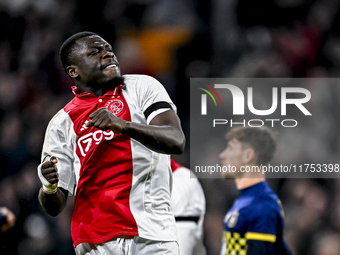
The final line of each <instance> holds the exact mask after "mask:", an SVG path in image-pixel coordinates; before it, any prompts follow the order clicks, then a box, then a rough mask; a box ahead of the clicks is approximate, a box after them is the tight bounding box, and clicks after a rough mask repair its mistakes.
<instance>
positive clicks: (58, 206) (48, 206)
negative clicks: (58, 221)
mask: <svg viewBox="0 0 340 255" xmlns="http://www.w3.org/2000/svg"><path fill="white" fill-rule="evenodd" d="M66 193H67V192H65V191H63V190H62V189H60V188H58V189H57V192H56V193H54V194H46V193H44V192H43V191H42V189H40V191H39V195H38V200H39V203H40V204H41V206H42V207H43V208H44V210H45V211H46V212H47V213H48V214H50V215H51V216H57V215H58V214H59V213H61V212H62V210H63V209H64V208H65V206H66V201H67V194H66Z"/></svg>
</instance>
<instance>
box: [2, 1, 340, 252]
mask: <svg viewBox="0 0 340 255" xmlns="http://www.w3.org/2000/svg"><path fill="white" fill-rule="evenodd" d="M84 30H87V31H93V32H96V33H98V34H99V35H100V36H102V37H103V38H105V39H106V40H107V41H108V42H109V43H111V44H112V45H113V48H114V52H115V54H116V55H117V57H118V60H119V62H120V64H121V70H122V73H123V74H125V73H126V74H128V73H135V74H136V73H137V74H148V75H151V76H154V77H155V78H157V79H158V80H159V81H160V82H161V83H162V84H163V85H164V86H165V87H166V89H167V90H168V92H169V94H170V96H171V97H172V99H173V101H174V102H175V104H176V105H177V107H178V115H179V117H180V119H181V121H182V126H183V130H184V132H185V134H186V137H187V149H186V152H185V153H184V154H183V155H181V156H177V157H176V160H177V161H178V162H179V163H181V164H183V165H185V166H189V152H190V134H189V130H190V125H189V124H190V123H189V113H190V111H189V100H188V98H189V92H190V87H189V84H190V77H311V78H315V77H324V78H327V77H334V78H337V77H338V76H339V74H340V1H339V0H257V1H252V0H228V1H225V0H213V1H207V0H198V1H194V0H185V1H180V0H110V1H109V0H96V1H89V0H82V1H81V0H0V206H6V207H7V208H9V209H10V210H11V211H13V213H14V214H15V216H16V225H15V226H14V227H13V228H12V229H10V230H8V231H7V232H5V233H0V254H4V255H7V254H10V255H31V254H35V255H52V254H64V255H68V254H74V251H73V247H72V241H71V237H70V222H71V214H72V209H73V201H72V199H69V200H68V205H67V208H66V210H64V211H63V212H62V213H61V214H60V215H59V216H58V217H56V218H53V217H50V216H48V215H47V214H46V213H45V212H43V210H42V208H41V207H40V205H39V203H38V200H37V195H38V190H39V188H40V187H41V184H40V181H39V179H38V178H37V173H36V171H37V170H36V167H37V165H38V164H39V163H40V153H41V149H42V143H43V139H44V133H45V129H46V126H47V123H48V121H49V120H50V119H51V117H52V116H53V115H54V114H55V113H56V112H57V111H58V110H59V109H60V108H62V107H63V106H64V105H65V103H66V102H68V101H69V100H70V99H71V98H72V97H73V95H72V92H71V89H70V87H71V80H70V79H69V78H68V77H67V75H66V74H65V72H64V70H63V69H62V66H61V63H60V61H59V55H58V51H59V48H60V46H61V44H62V42H63V41H64V40H65V39H66V38H67V37H69V36H70V35H72V34H74V33H76V32H79V31H84ZM318 90H319V91H318V93H317V95H318V97H319V99H318V100H319V101H320V102H323V103H322V104H321V105H322V106H323V107H324V109H319V110H320V111H321V112H325V113H327V116H326V117H327V124H328V125H323V126H320V125H317V123H311V124H310V125H309V128H310V129H311V130H312V131H311V132H314V134H315V136H313V139H311V140H310V139H309V137H305V136H297V137H293V138H292V137H284V138H283V139H282V138H281V141H284V142H283V143H286V144H287V146H289V142H290V141H292V140H300V141H301V142H300V143H304V142H306V143H308V148H309V149H308V150H306V151H305V150H304V149H301V150H299V149H298V150H296V152H295V154H294V155H291V156H294V160H296V162H301V160H303V163H312V162H314V160H315V158H314V157H321V159H325V160H326V162H327V163H338V162H339V158H340V139H339V136H338V133H337V130H339V129H338V128H339V127H340V124H339V120H338V118H337V117H338V116H337V115H338V110H339V109H340V103H339V102H338V100H337V98H338V96H340V90H339V89H334V87H333V89H330V87H328V86H327V87H325V88H324V89H323V88H318ZM325 127H326V130H325V129H324V128H325ZM325 141H326V142H327V144H328V146H327V150H326V151H324V150H323V151H319V150H318V144H321V143H325ZM286 152H287V154H285V155H284V153H282V155H279V156H278V157H276V159H275V160H276V161H277V162H280V161H284V162H289V161H290V160H292V159H291V158H290V157H289V156H287V155H290V154H289V150H287V151H286ZM217 153H218V152H217ZM323 156H324V157H323ZM322 157H323V158H322ZM299 160H300V161H299ZM314 163H320V162H314ZM321 163H324V162H321ZM201 183H202V185H203V189H204V191H205V195H206V200H207V213H206V221H205V240H204V241H205V245H206V247H207V251H208V255H217V254H219V250H220V245H221V233H222V228H223V217H224V215H225V213H226V212H227V210H228V208H230V206H231V203H232V201H233V200H234V198H235V197H236V196H237V191H236V188H235V186H234V184H233V182H232V181H225V180H221V179H201ZM269 183H270V185H271V186H272V187H273V189H274V190H275V191H276V192H277V193H278V194H279V196H280V197H281V200H282V203H283V206H284V208H285V213H286V239H287V242H288V244H289V246H290V247H291V248H292V249H293V251H294V254H296V255H303V254H309V255H339V254H340V242H339V240H340V188H339V187H340V181H339V179H270V180H269Z"/></svg>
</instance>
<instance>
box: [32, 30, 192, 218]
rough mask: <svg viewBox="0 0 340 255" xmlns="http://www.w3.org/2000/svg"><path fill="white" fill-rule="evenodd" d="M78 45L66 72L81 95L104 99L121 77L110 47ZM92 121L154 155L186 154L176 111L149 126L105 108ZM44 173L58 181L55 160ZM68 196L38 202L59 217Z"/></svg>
mask: <svg viewBox="0 0 340 255" xmlns="http://www.w3.org/2000/svg"><path fill="white" fill-rule="evenodd" d="M77 45H78V47H77V50H76V51H75V56H76V57H75V61H74V63H73V64H72V65H70V66H68V67H67V68H66V72H67V74H68V75H69V76H70V77H71V79H72V81H73V82H74V84H75V85H76V86H77V88H78V91H79V92H80V93H82V92H85V91H87V92H89V93H92V94H94V95H97V96H102V95H104V94H105V93H106V92H107V91H109V90H112V89H113V88H114V87H115V86H116V85H117V80H118V81H120V80H121V74H120V69H119V63H118V60H117V58H116V56H115V55H114V53H113V51H112V47H111V45H110V44H108V43H107V42H106V41H105V40H104V39H103V38H101V37H99V36H89V37H83V38H81V39H79V40H78V41H77ZM90 119H91V120H90V121H89V122H87V124H86V125H87V126H88V127H90V126H94V127H96V128H98V129H101V130H104V131H105V130H112V131H113V132H114V133H116V134H125V135H128V136H130V137H131V138H133V139H135V140H137V141H139V142H140V143H142V144H143V145H144V146H146V147H148V148H149V149H151V150H153V151H156V152H159V153H165V154H181V153H182V152H183V151H184V146H185V137H184V134H183V131H182V128H181V125H180V120H179V118H178V116H177V114H176V113H175V112H174V111H173V110H168V111H166V112H163V113H161V114H159V115H157V116H156V117H154V118H153V119H152V120H151V122H150V124H149V125H144V124H139V123H133V122H128V121H125V120H122V119H120V118H118V117H116V116H115V115H114V114H113V113H111V112H110V111H109V110H107V109H106V108H100V109H99V110H97V111H95V112H93V113H92V114H91V115H90ZM41 171H42V175H43V176H44V177H45V178H46V179H47V180H48V181H49V182H50V183H51V184H53V183H57V182H58V181H59V175H58V169H57V166H56V159H55V158H53V157H51V159H50V160H49V161H47V162H45V163H44V164H42V167H41ZM67 196H68V192H67V191H66V190H64V189H62V188H58V189H57V192H56V193H54V194H45V193H44V192H43V191H42V190H40V192H39V202H40V204H41V205H42V206H43V208H44V210H45V211H46V212H47V213H48V214H50V215H52V216H56V215H58V214H59V213H60V212H61V211H62V210H63V209H64V208H65V205H66V201H67Z"/></svg>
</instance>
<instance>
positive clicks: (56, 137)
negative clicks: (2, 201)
mask: <svg viewBox="0 0 340 255" xmlns="http://www.w3.org/2000/svg"><path fill="white" fill-rule="evenodd" d="M60 57H61V61H62V64H63V67H64V69H65V71H66V73H67V74H68V75H69V77H70V78H71V79H72V81H73V83H74V84H75V86H74V87H73V88H72V89H73V93H74V95H75V97H74V98H73V100H71V101H70V102H69V103H68V104H67V105H66V106H65V107H64V108H63V109H61V110H60V111H59V112H58V113H57V114H56V115H55V116H54V117H53V118H52V120H51V121H50V123H49V125H48V127H47V131H46V135H45V141H44V145H43V151H42V163H41V164H40V165H39V166H38V175H39V178H40V180H41V182H42V184H43V185H42V189H41V190H40V192H39V202H40V204H41V205H42V207H43V208H44V210H45V211H46V212H47V213H49V214H50V215H53V216H56V215H58V214H59V213H60V212H61V211H62V210H63V209H64V207H65V205H66V201H67V197H68V195H74V196H75V205H74V211H73V215H72V222H71V233H72V239H73V243H74V247H75V251H76V254H120V255H123V254H131V255H133V254H178V252H179V249H178V244H177V241H176V226H175V219H174V216H173V213H172V211H171V209H170V184H171V178H172V177H171V168H170V156H169V155H167V154H180V153H182V152H183V149H184V145H185V137H184V134H183V131H182V129H181V126H180V121H179V118H178V116H177V114H176V112H175V110H176V107H175V105H174V104H173V103H172V101H171V99H170V98H169V96H168V94H167V93H166V91H165V89H164V87H163V86H162V85H161V84H160V83H159V82H158V81H157V80H155V79H154V78H152V77H149V76H146V75H123V76H121V74H120V68H119V63H118V60H117V58H116V56H115V54H114V53H113V51H112V47H111V45H110V44H109V43H107V42H106V41H105V40H104V39H103V38H101V37H100V36H98V35H97V34H95V33H92V32H81V33H77V34H75V35H73V36H71V37H70V38H68V39H67V40H66V41H65V42H64V43H63V45H62V46H61V49H60Z"/></svg>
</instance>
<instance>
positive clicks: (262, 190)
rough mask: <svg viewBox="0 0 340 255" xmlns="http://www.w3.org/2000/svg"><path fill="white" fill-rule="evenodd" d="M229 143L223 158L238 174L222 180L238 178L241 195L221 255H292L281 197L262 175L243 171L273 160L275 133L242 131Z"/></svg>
mask: <svg viewBox="0 0 340 255" xmlns="http://www.w3.org/2000/svg"><path fill="white" fill-rule="evenodd" d="M227 139H228V145H227V147H226V149H225V150H224V151H223V152H222V153H221V154H220V158H221V160H222V164H223V165H224V166H235V167H236V172H235V173H229V172H224V173H222V177H224V178H234V179H235V183H236V187H237V189H238V190H239V191H240V195H239V197H238V198H237V200H236V201H235V202H234V204H233V206H232V207H231V209H230V210H229V212H228V213H227V215H226V216H225V219H224V230H225V231H224V234H223V246H222V250H221V255H225V254H240V255H246V254H247V255H249V254H250V255H284V254H291V253H290V251H289V250H288V248H287V246H286V244H285V242H284V240H283V228H284V213H283V208H282V205H281V202H280V200H279V198H278V196H277V195H276V194H275V193H274V191H273V190H272V189H271V188H270V187H269V186H268V184H267V182H266V181H265V176H264V174H263V173H262V172H261V171H259V172H256V171H253V172H251V171H248V172H245V171H243V170H244V169H245V167H248V168H249V169H251V167H252V166H258V167H259V166H260V165H263V164H267V163H268V162H269V161H270V160H271V159H272V157H273V155H274V151H275V147H276V143H275V138H274V136H273V134H272V132H271V131H270V130H269V129H268V128H265V127H261V128H255V127H239V128H234V129H232V130H231V131H230V132H229V133H228V134H227ZM242 169H243V170H242ZM253 169H254V168H253Z"/></svg>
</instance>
